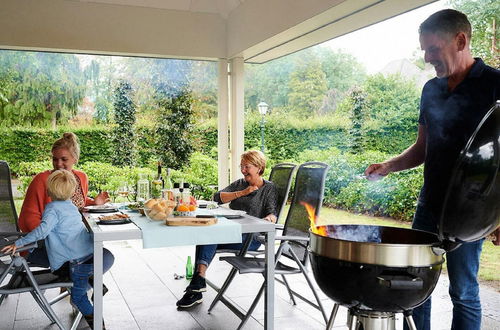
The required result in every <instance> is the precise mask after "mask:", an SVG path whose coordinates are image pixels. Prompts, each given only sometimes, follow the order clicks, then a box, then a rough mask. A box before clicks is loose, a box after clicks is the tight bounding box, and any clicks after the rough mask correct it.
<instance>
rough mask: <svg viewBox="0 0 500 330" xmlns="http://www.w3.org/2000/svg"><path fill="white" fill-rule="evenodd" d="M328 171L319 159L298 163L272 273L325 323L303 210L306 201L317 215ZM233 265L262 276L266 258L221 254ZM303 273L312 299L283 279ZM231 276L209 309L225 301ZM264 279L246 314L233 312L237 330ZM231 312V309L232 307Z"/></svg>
mask: <svg viewBox="0 0 500 330" xmlns="http://www.w3.org/2000/svg"><path fill="white" fill-rule="evenodd" d="M327 171H328V165H327V164H325V163H320V162H308V163H304V164H302V165H300V166H299V167H298V170H297V175H296V177H295V187H294V193H293V197H292V202H291V205H290V209H289V211H288V214H287V217H286V220H285V224H284V228H283V234H282V236H277V237H276V240H277V241H279V242H280V245H279V248H278V250H277V252H276V255H275V258H276V267H275V274H276V275H280V276H281V279H279V278H275V279H276V280H277V281H278V282H280V283H282V284H284V285H285V286H286V288H287V291H288V293H289V295H290V299H291V300H292V303H293V304H294V305H296V301H295V297H297V298H299V299H301V300H303V301H305V302H307V303H308V304H310V305H311V306H313V307H315V308H316V309H318V310H319V311H320V312H321V314H322V316H323V319H324V320H325V323H327V322H328V318H327V315H326V313H325V311H324V308H323V305H322V303H321V300H320V299H319V296H318V294H317V292H316V290H315V289H314V286H313V282H312V280H311V277H310V276H309V274H308V265H309V257H308V253H309V252H308V246H309V228H310V220H309V215H308V213H307V211H306V209H305V206H304V203H307V204H309V205H310V206H311V207H313V208H314V209H315V216H319V213H320V209H321V205H322V203H323V195H324V188H325V178H326V173H327ZM220 259H221V260H225V261H227V262H228V263H230V264H231V265H232V266H233V268H234V269H233V270H235V271H236V270H237V271H238V272H239V273H240V274H248V273H259V274H262V275H264V271H265V259H264V258H256V257H247V256H241V255H239V256H228V257H221V258H220ZM292 274H303V276H304V277H305V279H306V281H307V283H308V285H309V287H310V289H311V291H312V293H313V295H314V299H315V302H313V301H310V300H309V299H307V298H306V297H304V296H302V295H301V294H299V293H298V292H296V291H294V290H292V289H291V288H290V285H289V283H288V281H287V279H286V275H292ZM232 279H233V278H231V277H230V276H229V277H228V278H227V279H226V281H225V282H224V284H223V285H222V287H221V289H220V291H219V293H218V294H217V296H216V297H215V299H214V301H213V302H212V304H211V305H210V308H209V309H208V312H211V310H212V309H213V308H214V307H215V305H216V304H217V302H219V301H223V302H224V300H225V298H223V295H224V293H225V291H226V290H227V288H228V287H229V285H230V283H231V281H232ZM264 288H265V282H264V283H263V284H262V286H261V287H260V290H259V292H258V293H257V296H256V297H255V299H254V301H253V302H252V304H251V306H250V308H249V310H248V311H247V312H246V314H245V313H243V312H240V311H235V313H236V315H237V316H238V317H239V318H240V319H241V320H242V321H241V323H240V325H239V327H238V329H241V328H242V327H243V326H244V325H245V323H246V322H247V321H248V319H249V318H250V316H251V314H252V312H253V311H254V309H255V307H256V306H257V303H258V302H259V299H260V298H261V296H262V293H263V292H264ZM233 311H234V310H233Z"/></svg>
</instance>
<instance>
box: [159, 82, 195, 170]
mask: <svg viewBox="0 0 500 330" xmlns="http://www.w3.org/2000/svg"><path fill="white" fill-rule="evenodd" d="M157 100H158V106H159V110H160V117H159V120H158V121H157V124H156V129H155V135H156V140H157V142H156V147H157V150H156V151H157V154H158V155H159V158H160V160H161V161H162V163H163V166H165V167H168V168H173V169H181V168H182V167H184V166H187V165H188V163H189V158H190V156H191V153H192V152H193V150H194V148H193V146H192V145H191V139H190V133H191V128H192V124H191V121H192V116H193V108H192V103H193V97H192V94H191V91H189V89H188V88H187V86H184V87H181V89H179V90H178V91H176V92H175V93H174V91H173V90H170V91H169V92H165V91H159V92H158V93H157Z"/></svg>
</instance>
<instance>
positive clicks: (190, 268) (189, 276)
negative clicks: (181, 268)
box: [186, 256, 193, 280]
mask: <svg viewBox="0 0 500 330" xmlns="http://www.w3.org/2000/svg"><path fill="white" fill-rule="evenodd" d="M186 278H187V279H188V280H190V279H192V278H193V264H192V263H191V256H188V260H187V262H186Z"/></svg>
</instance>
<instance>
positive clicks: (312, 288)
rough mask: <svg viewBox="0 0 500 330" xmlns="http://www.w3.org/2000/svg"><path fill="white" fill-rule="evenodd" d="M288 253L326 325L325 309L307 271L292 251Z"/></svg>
mask: <svg viewBox="0 0 500 330" xmlns="http://www.w3.org/2000/svg"><path fill="white" fill-rule="evenodd" d="M288 252H289V253H290V254H291V255H292V257H293V259H294V260H295V262H296V263H297V265H298V266H299V268H300V270H301V272H302V274H303V275H304V277H305V279H306V281H307V284H308V285H309V288H310V289H311V291H312V293H313V295H314V298H315V299H316V302H317V304H318V306H317V308H318V309H319V310H320V312H321V314H322V315H323V319H324V320H325V323H328V317H327V316H326V313H325V309H324V308H323V304H322V303H321V300H320V299H319V296H318V293H317V292H316V290H314V286H313V283H312V281H311V278H310V277H309V275H307V273H308V271H307V269H306V268H305V267H304V265H302V263H301V262H300V260H299V258H298V257H297V255H296V254H295V252H294V251H293V250H292V249H289V251H288ZM313 306H314V305H313Z"/></svg>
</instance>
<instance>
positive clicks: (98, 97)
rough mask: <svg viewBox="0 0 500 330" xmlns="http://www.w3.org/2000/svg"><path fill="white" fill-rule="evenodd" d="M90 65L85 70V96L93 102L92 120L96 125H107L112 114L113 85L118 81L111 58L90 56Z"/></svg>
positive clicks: (113, 61)
mask: <svg viewBox="0 0 500 330" xmlns="http://www.w3.org/2000/svg"><path fill="white" fill-rule="evenodd" d="M91 57H92V59H91V61H90V64H89V65H88V66H87V67H86V68H85V70H84V74H85V78H86V79H87V84H88V86H89V87H88V89H87V96H88V97H89V98H90V99H91V100H92V101H93V102H94V109H95V112H94V119H95V120H96V121H97V122H98V123H109V122H110V121H111V120H112V114H113V92H114V90H113V84H114V83H115V81H116V80H117V79H119V77H118V75H117V72H116V68H115V65H114V63H116V62H118V61H119V60H118V59H117V58H114V57H113V56H91Z"/></svg>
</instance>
